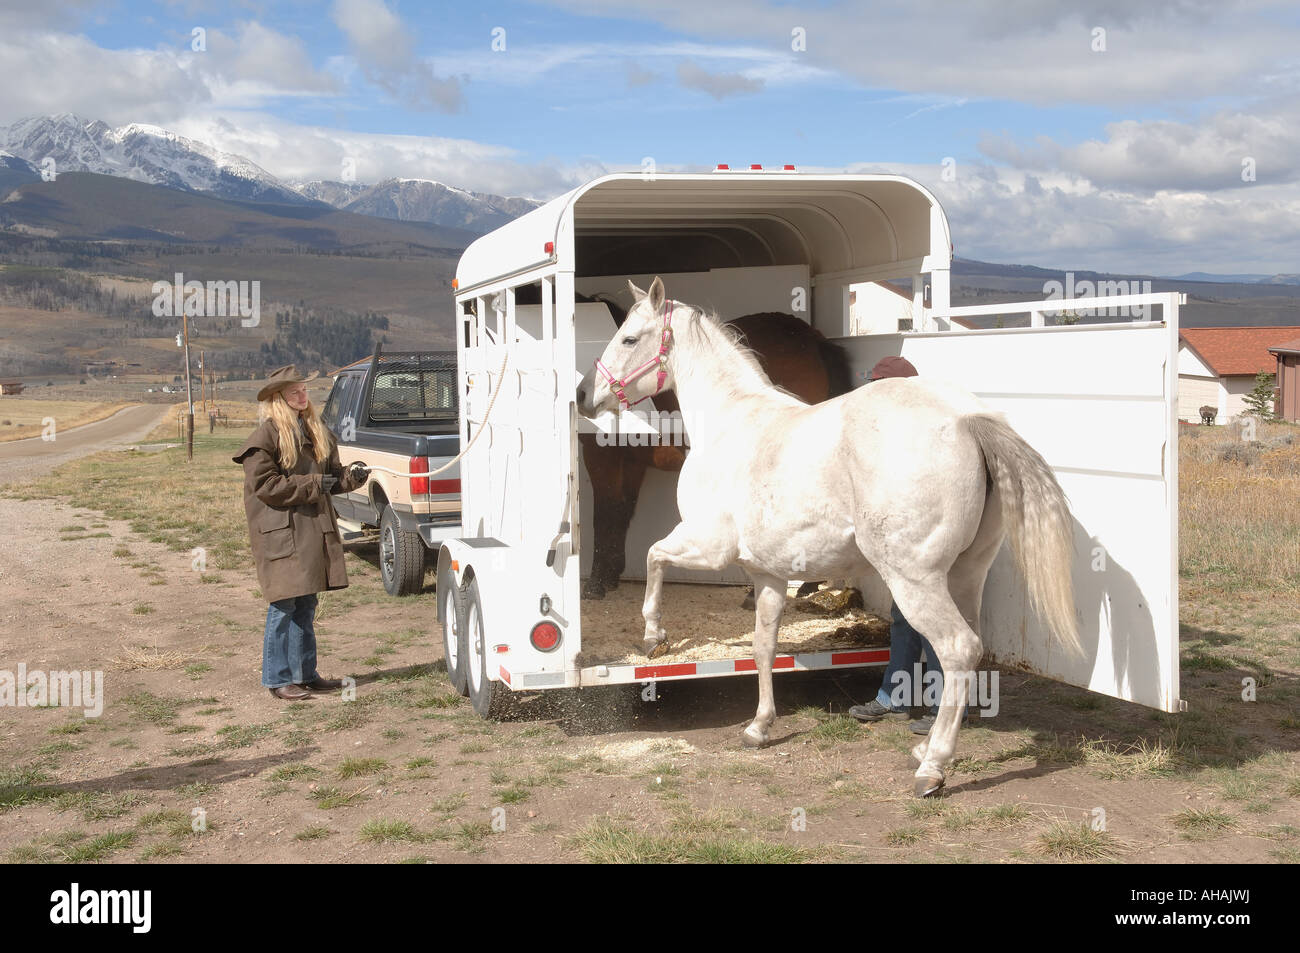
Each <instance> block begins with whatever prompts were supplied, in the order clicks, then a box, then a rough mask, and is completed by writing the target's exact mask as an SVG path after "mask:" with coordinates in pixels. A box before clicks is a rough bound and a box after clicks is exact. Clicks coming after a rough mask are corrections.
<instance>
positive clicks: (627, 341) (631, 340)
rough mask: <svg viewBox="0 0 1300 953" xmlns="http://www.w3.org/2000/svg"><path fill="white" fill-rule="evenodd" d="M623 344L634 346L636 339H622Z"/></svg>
mask: <svg viewBox="0 0 1300 953" xmlns="http://www.w3.org/2000/svg"><path fill="white" fill-rule="evenodd" d="M623 343H624V344H627V345H632V344H635V343H636V338H623Z"/></svg>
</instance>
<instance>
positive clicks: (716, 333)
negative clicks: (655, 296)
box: [677, 301, 798, 399]
mask: <svg viewBox="0 0 1300 953" xmlns="http://www.w3.org/2000/svg"><path fill="white" fill-rule="evenodd" d="M677 304H683V302H680V301H679V302H677ZM685 307H687V308H689V309H690V310H691V312H692V313H693V314H694V315H695V317H696V319H697V320H695V321H687V322H686V328H687V333H688V334H689V335H690V337H691V343H692V344H693V345H694V346H697V347H700V348H703V349H705V350H707V351H708V352H709V353H711V354H714V355H716V356H718V357H719V358H725V357H732V356H734V357H736V358H739V364H738V365H737V364H735V363H727V362H726V361H725V360H723V361H720V364H721V367H722V369H723V373H731V374H732V376H734V377H736V380H735V381H734V382H731V384H730V385H729V386H730V389H732V390H734V391H735V392H737V393H739V392H742V391H744V390H746V389H747V388H746V387H745V384H746V383H748V384H761V385H763V386H765V387H770V388H773V389H775V390H778V391H780V392H781V393H783V394H789V393H790V392H789V391H788V390H786V389H785V388H784V387H777V386H776V385H775V384H773V383H772V379H771V378H770V377H768V376H767V372H766V371H764V370H763V365H762V363H761V362H760V361H759V359H758V355H757V353H756V352H755V351H754V349H753V348H751V347H749V346H748V345H747V344H746V343H745V335H744V333H743V332H742V331H741V330H740V329H739V328H737V327H735V326H734V325H731V324H728V323H727V322H726V321H723V320H722V318H721V316H720V315H719V314H718V313H717V312H716V311H705V310H703V309H702V308H696V307H692V306H691V305H685ZM737 369H740V370H741V371H742V373H741V374H739V375H736V374H734V371H736V370H737ZM745 371H747V372H748V373H744V372H745ZM747 377H752V379H751V380H748V381H746V380H745V378H747ZM790 396H792V397H793V396H794V395H793V394H791V395H790ZM796 399H798V398H796Z"/></svg>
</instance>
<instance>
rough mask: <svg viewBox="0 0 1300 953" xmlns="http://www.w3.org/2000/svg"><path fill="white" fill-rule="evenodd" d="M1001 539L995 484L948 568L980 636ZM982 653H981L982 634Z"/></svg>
mask: <svg viewBox="0 0 1300 953" xmlns="http://www.w3.org/2000/svg"><path fill="white" fill-rule="evenodd" d="M1002 539H1003V532H1002V499H1001V497H1000V496H999V495H998V491H997V488H996V487H993V488H992V489H991V490H990V491H989V494H988V496H987V497H986V499H985V501H984V515H983V516H982V517H981V519H980V525H979V530H978V531H977V532H976V534H975V540H974V542H972V543H971V544H970V546H968V547H966V549H965V550H963V551H962V554H961V555H960V556H958V557H957V561H956V562H954V563H953V564H952V568H951V569H950V570H948V592H949V593H950V594H951V595H952V601H953V602H954V603H956V605H957V610H958V611H959V612H960V613H961V614H962V618H963V619H965V620H966V624H967V625H969V626H970V627H971V630H972V631H973V632H974V633H975V635H976V636H980V605H981V602H982V601H983V595H984V583H985V581H986V580H987V579H988V575H989V567H990V566H992V565H993V560H994V558H996V556H997V554H998V550H999V549H1000V548H1001V547H1002ZM980 652H981V655H982V654H983V637H982V636H980ZM945 671H946V670H945ZM928 745H929V741H928V739H927V740H922V741H921V743H920V744H918V745H917V746H916V747H914V748H913V749H912V757H914V758H916V760H917V761H918V762H920V761H924V760H925V753H926V749H927V747H928Z"/></svg>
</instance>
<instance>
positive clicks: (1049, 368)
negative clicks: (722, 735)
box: [437, 170, 1184, 716]
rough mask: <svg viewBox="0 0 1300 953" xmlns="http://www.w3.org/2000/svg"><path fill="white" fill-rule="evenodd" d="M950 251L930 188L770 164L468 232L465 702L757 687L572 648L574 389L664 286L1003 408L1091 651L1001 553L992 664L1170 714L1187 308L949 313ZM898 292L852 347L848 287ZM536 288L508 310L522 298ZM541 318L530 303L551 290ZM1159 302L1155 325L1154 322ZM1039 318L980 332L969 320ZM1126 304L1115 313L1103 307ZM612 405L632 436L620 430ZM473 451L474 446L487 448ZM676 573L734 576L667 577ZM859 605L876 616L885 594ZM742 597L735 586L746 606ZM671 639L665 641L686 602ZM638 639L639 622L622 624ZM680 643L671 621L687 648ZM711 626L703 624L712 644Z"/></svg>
mask: <svg viewBox="0 0 1300 953" xmlns="http://www.w3.org/2000/svg"><path fill="white" fill-rule="evenodd" d="M951 262H952V244H951V241H950V238H949V231H948V222H947V219H946V217H945V216H944V213H943V210H942V209H941V208H940V205H939V202H938V201H937V200H936V198H935V197H934V195H932V194H931V193H930V192H929V191H927V190H926V189H925V188H923V187H922V186H921V185H919V184H917V183H916V182H913V181H911V180H909V179H906V178H904V177H901V176H894V175H805V174H800V173H794V172H790V171H786V170H783V171H781V172H775V171H772V172H764V171H749V172H730V171H721V170H720V171H718V172H715V173H712V174H653V175H651V174H616V175H608V176H604V177H602V178H599V179H596V180H594V181H592V182H590V183H588V184H586V185H584V186H582V187H580V188H577V189H574V190H573V191H572V192H569V193H567V194H566V195H563V196H561V197H559V198H557V199H555V200H553V201H551V202H548V203H547V204H545V205H543V206H541V207H540V208H538V209H536V210H534V211H532V212H530V213H528V214H527V215H524V216H522V217H521V218H519V219H517V220H515V221H513V222H511V223H509V224H507V225H504V226H502V227H501V228H499V229H497V230H496V231H494V232H492V233H491V234H489V235H486V236H484V237H482V238H480V239H478V240H476V241H475V242H474V243H473V244H472V245H470V246H469V248H468V249H466V251H465V253H464V255H463V256H462V257H461V259H460V263H459V266H458V268H457V273H456V283H455V287H456V294H455V300H456V337H457V341H456V347H457V357H458V360H459V386H460V388H461V401H460V406H461V417H460V428H461V432H460V437H461V446H462V447H468V448H469V449H468V450H467V452H466V454H465V457H464V459H463V460H462V462H461V487H462V515H463V520H462V524H463V526H464V527H465V531H466V532H467V533H468V534H469V535H468V536H466V537H463V538H459V539H451V540H447V541H446V542H444V543H443V545H442V547H441V550H440V552H439V556H438V577H437V587H438V588H437V599H438V617H439V619H440V621H441V622H442V624H443V628H444V633H445V637H444V646H445V648H446V652H447V665H448V673H449V675H450V677H451V679H452V682H453V684H455V685H456V686H457V687H458V688H459V689H460V690H462V691H463V692H467V693H468V694H469V695H470V696H471V699H472V701H473V702H474V707H475V709H476V710H477V711H478V712H479V713H480V714H482V715H484V716H490V715H493V714H495V713H497V712H498V711H499V710H500V709H501V706H502V704H503V703H504V702H505V701H506V699H507V698H508V697H509V693H511V692H520V691H527V692H532V691H536V690H539V689H548V688H573V687H585V686H593V685H609V684H617V683H631V682H650V681H656V680H671V679H685V678H699V677H708V676H720V675H735V674H744V673H748V672H752V671H754V668H755V667H754V662H753V659H752V658H749V659H744V658H742V659H736V658H723V657H719V658H704V659H700V658H695V659H692V660H689V661H680V662H679V661H673V660H671V659H666V660H662V661H656V660H650V659H641V660H640V661H634V662H632V663H629V664H605V663H602V662H601V660H600V659H595V660H593V659H591V658H590V657H589V656H587V655H582V654H581V653H582V646H583V626H584V612H583V605H582V601H581V599H580V596H579V590H580V574H583V573H584V571H585V570H586V569H587V567H589V566H590V561H591V557H590V553H589V552H588V550H590V548H591V547H590V541H589V539H588V538H587V536H586V528H587V527H589V526H590V525H591V500H590V497H591V492H590V487H589V484H588V482H587V479H586V474H585V471H584V470H583V468H582V466H581V463H580V458H579V440H578V434H579V433H581V432H584V431H588V432H590V431H593V430H594V431H603V432H605V433H612V432H613V431H614V430H615V429H616V427H617V426H618V422H617V421H616V419H615V418H614V417H613V415H608V416H607V418H605V419H601V420H597V421H588V420H586V419H585V418H580V417H579V416H578V414H577V412H576V410H575V388H576V385H577V382H578V381H579V379H580V378H581V376H582V374H583V373H584V372H585V371H586V370H587V369H589V368H590V367H591V364H592V361H593V360H594V359H595V358H596V357H597V356H598V355H599V354H600V353H601V351H602V350H603V348H604V346H605V344H606V343H608V341H609V339H610V338H611V336H612V335H613V331H614V323H613V319H612V317H611V316H610V313H609V311H608V309H606V308H605V306H604V305H603V304H588V303H579V301H578V298H580V297H581V296H584V295H585V296H590V295H593V294H597V293H620V292H625V290H626V287H627V281H628V279H632V280H634V281H636V282H637V283H638V284H639V285H641V286H643V287H644V286H645V285H647V284H648V283H649V280H650V279H651V278H652V277H653V276H654V275H661V276H662V277H663V279H664V283H665V286H666V288H667V291H668V295H669V297H670V298H673V299H676V300H679V301H684V302H689V303H690V304H692V305H696V306H701V307H704V308H712V309H716V310H717V311H718V312H719V313H720V314H722V315H723V316H724V317H735V316H738V315H741V314H747V313H751V312H759V311H788V312H791V313H794V314H796V315H797V316H799V317H801V318H803V319H804V320H806V321H808V322H810V323H811V324H812V325H813V326H814V327H816V328H817V329H819V330H820V331H822V332H823V333H824V334H825V335H826V336H827V337H829V338H831V339H832V340H834V341H835V343H837V344H840V345H842V346H843V347H845V348H846V350H847V351H848V353H849V355H850V358H851V366H852V369H853V372H854V374H855V379H856V380H857V381H860V382H865V380H866V378H867V374H868V372H869V370H870V369H871V367H872V366H874V364H875V362H876V361H877V360H879V359H880V358H881V357H884V356H886V355H890V354H901V355H902V356H903V357H906V358H907V359H908V360H910V361H911V362H912V363H913V364H914V365H915V366H916V367H917V368H918V369H919V370H920V373H921V374H922V375H924V376H933V377H940V378H946V379H948V380H950V381H952V382H954V383H956V384H959V385H961V386H963V387H965V388H966V389H968V390H970V391H971V392H973V393H975V394H977V395H978V396H979V397H981V398H982V399H983V400H984V401H985V402H987V403H988V404H989V405H990V406H992V407H993V408H994V409H995V410H998V411H1002V412H1004V413H1005V414H1006V415H1007V418H1008V419H1009V421H1010V423H1011V424H1012V426H1014V427H1015V428H1016V430H1017V431H1019V433H1020V434H1021V435H1022V436H1024V437H1025V438H1026V439H1027V440H1028V441H1029V442H1030V443H1031V444H1032V445H1033V446H1034V447H1035V448H1036V449H1037V450H1038V451H1039V452H1040V453H1041V454H1042V455H1043V457H1044V458H1045V459H1046V460H1047V462H1048V464H1049V465H1051V466H1052V468H1053V470H1054V471H1055V473H1056V476H1057V478H1058V480H1059V481H1060V483H1061V486H1062V488H1063V489H1064V490H1065V492H1066V495H1067V497H1068V498H1069V502H1070V506H1071V510H1072V512H1073V516H1074V520H1075V534H1074V535H1075V566H1074V572H1073V582H1074V592H1075V599H1076V612H1077V616H1078V622H1079V632H1080V636H1081V639H1082V642H1083V645H1084V647H1085V650H1086V657H1085V658H1084V659H1083V660H1082V661H1080V660H1077V659H1075V660H1071V659H1069V658H1068V657H1064V656H1062V655H1061V654H1060V653H1059V652H1053V651H1052V649H1051V646H1050V642H1049V639H1048V638H1047V636H1046V633H1045V630H1044V628H1043V626H1042V624H1041V623H1040V621H1039V619H1038V618H1037V617H1036V616H1035V615H1034V613H1033V611H1032V610H1031V609H1030V607H1029V606H1028V604H1027V600H1026V596H1025V588H1024V585H1023V583H1022V582H1021V581H1020V580H1019V579H1018V577H1017V570H1016V569H1015V565H1014V561H1013V559H1012V558H1011V556H1010V553H1009V551H1008V549H1007V547H1005V546H1004V547H1003V551H1002V552H1001V553H1000V554H999V556H998V558H997V560H996V562H995V563H994V565H993V568H992V571H991V572H990V574H989V578H988V583H987V586H986V589H985V594H984V599H983V612H982V616H981V620H980V634H981V637H982V638H983V640H984V644H985V647H986V651H987V652H988V654H989V655H990V656H991V657H992V658H994V659H995V660H997V661H998V662H999V663H1001V664H1004V665H1008V666H1012V667H1015V668H1017V669H1020V670H1025V671H1032V672H1037V673H1040V674H1043V675H1046V676H1049V677H1052V678H1055V679H1059V680H1061V681H1065V682H1069V683H1071V684H1074V685H1078V686H1082V687H1085V688H1088V689H1090V690H1092V691H1097V692H1102V693H1104V694H1108V695H1112V696H1115V697H1117V698H1123V699H1127V700H1130V701H1134V702H1138V703H1140V704H1143V705H1148V706H1151V707H1154V708H1158V709H1161V710H1163V711H1178V710H1180V709H1181V708H1182V707H1184V706H1183V703H1182V702H1181V701H1180V699H1179V694H1178V576H1177V571H1178V566H1177V551H1178V547H1177V525H1178V524H1177V509H1176V506H1177V489H1176V488H1177V460H1178V456H1177V439H1178V432H1177V426H1178V421H1177V414H1176V411H1177V406H1176V405H1177V373H1178V362H1177V355H1178V307H1179V304H1180V296H1179V295H1177V294H1147V295H1127V296H1122V297H1107V298H1099V299H1087V300H1083V299H1079V300H1074V301H1072V302H1071V303H1070V305H1069V307H1070V308H1071V309H1072V310H1074V311H1076V312H1077V311H1079V310H1082V309H1085V308H1100V309H1113V308H1125V309H1127V308H1136V309H1138V313H1139V315H1140V317H1139V318H1138V319H1134V320H1128V319H1123V320H1117V321H1113V322H1110V323H1103V324H1074V325H1061V326H1047V325H1046V322H1045V320H1044V315H1045V314H1050V313H1052V312H1053V311H1054V310H1055V309H1059V308H1061V303H1060V302H1059V301H1032V302H1017V303H1012V304H1004V305H989V306H981V307H965V308H953V307H950V306H949V272H950V268H951ZM890 279H894V280H900V279H901V280H903V281H910V282H911V286H912V289H913V291H912V295H913V310H912V314H913V329H912V330H908V331H899V332H897V333H882V334H869V335H858V336H852V337H850V336H848V334H849V329H850V324H849V300H850V299H849V295H850V286H851V285H854V284H858V283H861V282H869V281H885V280H890ZM517 298H519V299H522V300H521V301H517V300H516V299H517ZM537 300H540V304H534V303H527V304H525V303H522V301H528V302H532V301H537ZM1153 308H1156V309H1159V310H1160V314H1159V315H1154V314H1153V313H1152V309H1153ZM1025 313H1028V314H1029V315H1030V316H1031V321H1030V325H1031V326H1029V327H1021V328H997V329H989V330H971V329H967V328H965V327H963V326H961V325H960V324H959V323H958V322H956V321H954V319H955V318H959V317H962V316H973V315H990V314H1001V315H1012V314H1025ZM1104 313H1113V312H1109V311H1107V312H1104ZM627 417H628V414H626V413H625V414H624V415H623V418H625V419H624V420H623V423H622V426H623V427H624V430H625V432H626V429H627V426H628V423H627V421H626V418H627ZM476 438H477V441H476V443H474V445H473V446H472V447H471V446H470V441H471V440H473V439H476ZM675 482H676V475H675V474H672V473H666V472H659V471H655V470H651V471H650V472H649V473H648V474H647V479H646V481H645V484H644V486H643V488H642V492H641V496H640V501H639V503H638V506H637V511H636V515H635V518H634V520H633V522H632V525H631V527H630V530H629V532H628V538H627V551H626V556H627V566H628V571H627V573H626V574H625V575H624V578H625V579H636V578H640V579H642V580H643V579H644V569H643V567H644V566H645V556H646V551H647V549H648V547H649V545H650V544H651V543H652V542H654V541H656V540H658V539H659V538H661V537H663V536H664V535H666V534H667V533H668V531H669V530H670V529H671V528H672V527H673V525H675V523H676V522H677V512H676V502H675V496H674V487H675ZM666 578H667V579H668V580H670V581H672V580H677V581H689V582H695V583H700V582H705V583H720V584H735V583H738V582H745V581H747V580H746V578H745V576H744V574H743V573H742V572H741V571H740V570H739V569H737V568H735V567H733V568H732V569H731V570H728V571H725V572H721V573H700V572H692V571H686V570H674V569H670V570H669V571H668V574H667V576H666ZM863 589H864V595H865V596H866V601H867V607H868V608H869V609H871V610H873V611H875V612H877V613H879V614H881V615H884V616H888V612H889V604H890V598H889V594H888V591H887V590H885V589H884V587H883V586H882V585H881V583H880V581H879V580H878V579H875V580H863ZM733 594H734V593H733ZM664 621H665V624H666V625H667V626H668V628H669V631H670V633H673V632H674V626H673V615H672V602H671V600H669V601H668V602H667V612H666V614H665V620H664ZM629 624H630V625H633V626H634V627H636V628H637V634H636V638H637V640H638V641H639V638H640V632H639V627H640V625H641V620H640V616H639V614H637V615H636V616H635V618H632V619H629ZM674 634H675V635H676V636H678V637H681V636H682V635H683V634H684V633H682V632H681V631H680V627H678V630H677V631H676V632H675V633H674ZM702 634H707V633H702ZM887 660H888V651H887V650H886V649H881V648H873V649H863V650H847V651H816V652H809V653H806V654H799V653H795V654H786V655H778V657H777V661H776V666H775V667H776V670H777V671H795V670H812V669H827V668H839V667H852V666H863V665H883V664H885V662H886V661H887Z"/></svg>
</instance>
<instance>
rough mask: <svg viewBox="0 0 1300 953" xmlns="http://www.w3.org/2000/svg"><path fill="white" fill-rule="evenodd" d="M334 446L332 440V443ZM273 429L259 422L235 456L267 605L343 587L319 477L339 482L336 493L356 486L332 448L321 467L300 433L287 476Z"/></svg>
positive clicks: (339, 550)
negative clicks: (299, 443)
mask: <svg viewBox="0 0 1300 953" xmlns="http://www.w3.org/2000/svg"><path fill="white" fill-rule="evenodd" d="M331 443H333V441H331ZM278 446H279V444H278V440H277V437H276V432H275V427H274V426H273V425H272V424H271V422H270V421H269V420H265V421H263V422H262V423H261V424H260V425H259V426H258V428H257V429H256V430H254V431H253V432H252V434H251V435H250V436H249V438H248V440H247V442H246V443H245V444H244V446H243V447H242V448H241V449H240V451H239V453H237V454H235V456H234V461H235V462H236V463H241V464H243V466H244V514H245V515H246V516H247V517H248V538H249V542H250V543H251V544H252V547H253V560H254V562H256V563H257V581H258V583H259V584H260V585H261V587H262V597H263V598H264V599H266V601H267V602H279V601H280V600H281V599H292V598H294V597H295V596H305V595H310V594H312V593H316V592H322V591H324V590H326V589H343V588H344V587H346V586H347V584H348V574H347V570H346V569H345V568H344V565H343V543H342V541H341V540H340V538H339V527H338V517H337V516H336V515H335V513H334V506H333V504H332V503H331V502H330V499H329V496H328V495H326V494H324V493H322V492H321V475H322V473H330V474H333V476H334V477H335V478H336V479H338V481H339V482H338V485H337V486H335V487H334V491H335V492H336V493H346V492H349V491H351V490H354V489H356V488H357V486H358V485H359V484H358V483H356V482H355V481H353V480H352V479H351V478H350V477H349V476H348V475H347V474H346V473H345V472H344V471H343V467H342V465H341V464H340V462H339V453H338V448H337V446H332V447H331V448H330V455H329V459H328V460H327V461H326V465H325V468H324V469H323V470H322V468H321V465H320V464H318V463H317V462H316V458H315V457H314V456H312V449H311V447H312V444H311V438H310V436H306V435H305V431H304V440H303V447H302V450H301V452H300V453H299V455H298V465H297V466H296V467H294V469H293V472H292V473H286V472H285V471H284V470H282V469H281V468H280V464H279V459H280V456H279V453H278Z"/></svg>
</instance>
